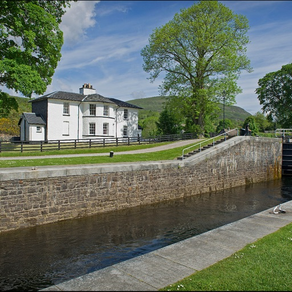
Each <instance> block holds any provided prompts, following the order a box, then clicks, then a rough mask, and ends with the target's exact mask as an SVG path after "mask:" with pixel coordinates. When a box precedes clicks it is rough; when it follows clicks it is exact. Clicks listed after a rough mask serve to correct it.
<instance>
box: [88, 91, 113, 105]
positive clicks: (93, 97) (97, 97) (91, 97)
mask: <svg viewBox="0 0 292 292" xmlns="http://www.w3.org/2000/svg"><path fill="white" fill-rule="evenodd" d="M83 101H91V102H92V101H97V102H104V103H114V102H113V101H111V100H110V99H109V98H107V97H104V96H102V95H100V94H97V93H95V94H89V95H86V96H85V97H84V95H83Z"/></svg>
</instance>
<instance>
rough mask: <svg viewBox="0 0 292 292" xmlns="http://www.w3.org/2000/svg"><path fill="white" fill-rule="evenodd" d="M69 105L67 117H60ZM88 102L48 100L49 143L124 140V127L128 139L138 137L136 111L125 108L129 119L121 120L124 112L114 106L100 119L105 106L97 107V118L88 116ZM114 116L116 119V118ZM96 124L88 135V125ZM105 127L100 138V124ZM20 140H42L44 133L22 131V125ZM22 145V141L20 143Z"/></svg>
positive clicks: (101, 127) (31, 130) (97, 105)
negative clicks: (126, 130)
mask: <svg viewBox="0 0 292 292" xmlns="http://www.w3.org/2000/svg"><path fill="white" fill-rule="evenodd" d="M64 102H69V115H66V114H63V104H64ZM90 104H93V102H92V103H90V102H83V103H80V102H77V101H70V100H68V101H67V100H50V99H49V100H48V120H47V139H48V140H71V139H72V140H74V139H86V138H88V137H95V138H96V137H118V138H120V137H123V127H124V126H127V127H128V135H127V136H128V137H136V136H138V133H139V131H138V110H137V109H131V108H128V118H127V119H124V108H117V106H116V105H112V104H107V105H108V106H109V115H108V116H103V110H104V104H103V103H96V116H90V111H89V105H90ZM116 114H117V116H116ZM90 123H95V125H96V128H95V129H96V131H95V135H89V124H90ZM104 123H108V125H109V131H108V135H104V134H103V124H104ZM21 127H22V128H21V139H24V137H23V135H24V133H25V132H26V133H27V135H29V136H28V137H26V141H28V140H44V139H45V136H44V135H45V134H44V133H45V130H43V131H42V133H36V128H35V129H33V128H31V129H30V130H28V129H27V130H26V131H24V127H25V125H24V124H22V123H21ZM23 141H24V140H23Z"/></svg>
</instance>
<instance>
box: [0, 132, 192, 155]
mask: <svg viewBox="0 0 292 292" xmlns="http://www.w3.org/2000/svg"><path fill="white" fill-rule="evenodd" d="M196 138H197V135H196V134H192V133H183V134H175V135H160V136H155V137H149V138H147V139H145V138H141V137H139V136H137V137H125V138H123V137H121V138H95V139H70V140H49V141H30V142H21V141H17V140H14V141H13V142H6V141H0V153H3V152H21V153H23V152H38V151H40V152H44V151H55V150H66V149H90V148H98V147H108V146H115V147H118V146H123V145H140V144H151V143H160V142H171V141H179V140H188V139H196Z"/></svg>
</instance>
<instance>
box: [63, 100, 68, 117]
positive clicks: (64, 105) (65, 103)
mask: <svg viewBox="0 0 292 292" xmlns="http://www.w3.org/2000/svg"><path fill="white" fill-rule="evenodd" d="M63 115H66V116H69V115H70V112H69V102H64V103H63Z"/></svg>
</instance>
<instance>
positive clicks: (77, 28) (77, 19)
mask: <svg viewBox="0 0 292 292" xmlns="http://www.w3.org/2000/svg"><path fill="white" fill-rule="evenodd" d="M98 2H99V1H78V2H72V3H71V7H70V8H67V11H66V13H65V14H64V16H63V18H62V23H61V24H60V29H61V30H62V31H63V36H64V43H66V44H69V45H73V44H75V43H76V42H80V41H82V40H83V39H84V38H85V37H86V29H88V28H89V27H93V26H94V25H95V19H94V17H95V11H94V9H95V5H96V4H97V3H98Z"/></svg>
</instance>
